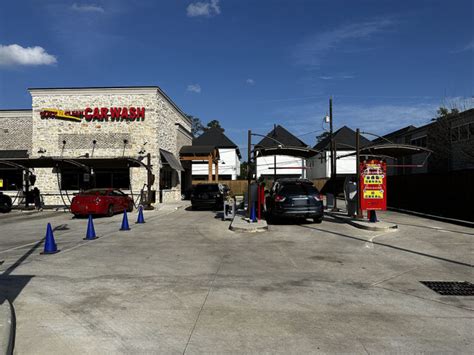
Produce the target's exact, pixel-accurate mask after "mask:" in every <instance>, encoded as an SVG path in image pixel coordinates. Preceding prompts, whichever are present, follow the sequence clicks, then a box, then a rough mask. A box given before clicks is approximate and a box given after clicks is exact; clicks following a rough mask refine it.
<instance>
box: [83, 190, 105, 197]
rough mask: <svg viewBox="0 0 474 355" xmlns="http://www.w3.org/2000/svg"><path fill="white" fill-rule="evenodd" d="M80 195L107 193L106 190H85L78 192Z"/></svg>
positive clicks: (101, 194)
mask: <svg viewBox="0 0 474 355" xmlns="http://www.w3.org/2000/svg"><path fill="white" fill-rule="evenodd" d="M80 195H82V196H96V195H99V196H105V195H107V190H86V191H83V192H81V193H80Z"/></svg>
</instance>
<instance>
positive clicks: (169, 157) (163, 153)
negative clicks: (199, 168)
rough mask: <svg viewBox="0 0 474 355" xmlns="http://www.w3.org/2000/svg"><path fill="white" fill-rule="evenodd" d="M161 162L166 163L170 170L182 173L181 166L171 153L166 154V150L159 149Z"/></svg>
mask: <svg viewBox="0 0 474 355" xmlns="http://www.w3.org/2000/svg"><path fill="white" fill-rule="evenodd" d="M160 155H161V160H162V161H164V162H166V163H168V164H169V166H171V168H172V169H174V170H176V171H184V169H183V166H182V165H181V163H180V162H179V160H178V159H176V157H175V156H174V155H173V153H171V152H168V151H167V150H164V149H160Z"/></svg>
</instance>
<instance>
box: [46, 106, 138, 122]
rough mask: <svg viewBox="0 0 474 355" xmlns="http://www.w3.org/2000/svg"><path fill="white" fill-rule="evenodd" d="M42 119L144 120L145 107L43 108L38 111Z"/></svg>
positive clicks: (88, 120)
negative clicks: (66, 109) (67, 109)
mask: <svg viewBox="0 0 474 355" xmlns="http://www.w3.org/2000/svg"><path fill="white" fill-rule="evenodd" d="M40 117H41V118H42V119H56V120H66V121H76V122H81V121H82V120H85V121H87V122H91V121H99V122H104V121H112V122H122V121H144V120H145V107H93V108H92V107H86V108H85V109H84V110H70V111H64V110H59V109H56V108H45V109H42V110H41V112H40Z"/></svg>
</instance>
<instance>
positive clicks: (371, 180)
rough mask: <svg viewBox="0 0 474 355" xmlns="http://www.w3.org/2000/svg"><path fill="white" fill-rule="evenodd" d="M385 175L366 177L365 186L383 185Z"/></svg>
mask: <svg viewBox="0 0 474 355" xmlns="http://www.w3.org/2000/svg"><path fill="white" fill-rule="evenodd" d="M382 183H383V175H365V176H364V184H365V185H382Z"/></svg>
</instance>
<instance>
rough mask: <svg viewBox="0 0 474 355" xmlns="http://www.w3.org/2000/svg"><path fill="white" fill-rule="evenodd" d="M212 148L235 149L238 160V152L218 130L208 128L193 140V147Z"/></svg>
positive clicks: (232, 143) (234, 145)
mask: <svg viewBox="0 0 474 355" xmlns="http://www.w3.org/2000/svg"><path fill="white" fill-rule="evenodd" d="M203 145H207V146H214V147H216V148H235V149H237V155H238V156H239V158H241V156H240V150H239V147H238V146H237V144H235V143H234V142H232V141H231V140H230V139H229V137H227V136H226V135H225V134H224V133H223V132H222V131H221V130H220V129H219V128H210V129H209V130H207V131H206V132H204V133H203V134H201V135H200V136H199V137H197V138H194V139H193V146H203Z"/></svg>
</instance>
